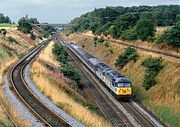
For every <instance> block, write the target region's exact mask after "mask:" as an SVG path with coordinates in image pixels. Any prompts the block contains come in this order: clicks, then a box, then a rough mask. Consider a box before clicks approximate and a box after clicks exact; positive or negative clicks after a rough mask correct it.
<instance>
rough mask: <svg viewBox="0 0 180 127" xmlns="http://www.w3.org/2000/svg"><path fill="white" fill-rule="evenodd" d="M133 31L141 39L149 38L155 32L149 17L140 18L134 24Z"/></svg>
mask: <svg viewBox="0 0 180 127" xmlns="http://www.w3.org/2000/svg"><path fill="white" fill-rule="evenodd" d="M135 32H136V35H137V37H138V38H139V39H141V40H143V41H144V40H148V39H151V38H152V37H153V36H154V33H155V25H154V24H153V22H152V21H151V20H149V19H141V20H139V21H138V22H137V24H136V28H135Z"/></svg>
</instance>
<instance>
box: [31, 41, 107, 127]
mask: <svg viewBox="0 0 180 127" xmlns="http://www.w3.org/2000/svg"><path fill="white" fill-rule="evenodd" d="M52 45H53V43H51V44H50V45H49V46H48V47H47V48H46V49H45V50H44V51H43V52H42V53H41V55H40V56H39V57H38V59H37V60H36V61H35V62H34V63H33V66H32V70H31V74H32V76H33V81H34V82H35V83H36V84H37V86H38V88H39V89H40V90H41V91H42V92H43V93H44V94H45V95H46V96H48V97H49V98H50V99H51V100H52V101H53V102H55V103H56V104H57V105H59V106H60V107H61V108H62V109H63V110H65V111H66V112H68V113H69V114H71V115H72V116H73V117H75V118H76V119H78V120H79V121H81V122H83V123H84V124H85V125H87V126H91V127H109V126H111V125H110V123H109V122H107V121H106V120H104V118H101V117H100V116H98V115H97V114H96V113H94V112H91V111H90V110H88V109H87V107H84V106H82V105H81V104H79V103H77V102H76V101H75V100H73V98H72V97H70V96H69V95H68V94H67V93H65V92H64V91H63V90H61V89H60V88H59V85H66V84H65V83H66V82H64V80H63V77H61V78H59V79H58V80H57V81H55V80H52V79H53V78H50V77H49V76H48V77H49V78H48V77H47V75H46V74H47V73H48V70H47V68H45V67H44V66H43V65H42V64H41V63H39V61H42V60H43V61H51V63H52V64H54V65H53V66H57V65H58V63H57V61H55V60H54V59H53V57H52V56H53V55H52V53H51V50H52ZM51 73H52V72H51Z"/></svg>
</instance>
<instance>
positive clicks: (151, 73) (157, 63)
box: [142, 58, 164, 90]
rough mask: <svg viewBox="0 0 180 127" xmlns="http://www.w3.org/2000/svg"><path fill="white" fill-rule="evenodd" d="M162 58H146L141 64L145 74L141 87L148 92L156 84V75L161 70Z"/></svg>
mask: <svg viewBox="0 0 180 127" xmlns="http://www.w3.org/2000/svg"><path fill="white" fill-rule="evenodd" d="M162 62H163V60H162V58H147V59H145V60H144V61H143V62H142V66H144V67H146V74H145V78H144V82H143V87H144V88H145V89H146V90H149V89H150V88H151V87H153V86H154V85H155V84H156V79H155V78H156V75H157V74H158V73H159V72H160V71H161V70H162V69H163V67H164V65H163V64H162Z"/></svg>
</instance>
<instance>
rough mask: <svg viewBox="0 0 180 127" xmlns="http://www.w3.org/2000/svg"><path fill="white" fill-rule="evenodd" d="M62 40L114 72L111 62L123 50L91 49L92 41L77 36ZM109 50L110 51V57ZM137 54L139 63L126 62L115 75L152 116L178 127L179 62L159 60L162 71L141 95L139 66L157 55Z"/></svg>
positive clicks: (116, 46) (112, 46) (115, 46)
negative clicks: (129, 85) (122, 77)
mask: <svg viewBox="0 0 180 127" xmlns="http://www.w3.org/2000/svg"><path fill="white" fill-rule="evenodd" d="M64 37H65V36H64ZM65 38H66V37H65ZM66 39H68V40H70V41H74V42H77V44H78V45H79V46H85V48H84V49H85V50H86V51H88V52H89V53H91V54H93V55H94V56H96V57H97V58H99V59H101V60H103V61H104V62H105V63H107V64H108V65H110V66H111V67H113V68H114V69H116V70H117V68H115V66H114V63H115V59H116V58H117V57H118V55H119V54H121V53H122V52H123V50H124V48H125V46H123V45H119V44H117V43H111V42H109V43H110V47H109V48H107V47H105V46H104V45H99V44H98V45H97V46H96V47H94V42H93V37H87V36H82V35H79V34H73V35H70V36H69V37H68V38H66ZM139 44H140V43H139ZM141 44H142V43H141ZM110 50H113V54H112V53H111V52H110ZM138 54H139V55H140V59H139V60H138V61H137V62H135V63H133V62H130V63H129V64H127V65H126V66H125V67H124V68H123V69H122V70H118V71H119V72H120V73H122V74H124V75H125V76H127V77H128V78H129V79H130V80H131V81H132V83H133V88H134V94H135V95H136V97H137V98H138V100H140V101H141V103H143V104H144V105H146V106H147V108H148V109H150V110H152V111H153V112H155V113H156V114H157V115H158V116H159V117H160V118H161V120H163V121H165V122H166V123H167V124H169V125H171V126H174V127H176V126H180V115H179V114H180V61H177V60H173V59H170V58H168V57H163V59H164V64H165V68H164V69H163V70H162V71H161V72H160V74H159V75H158V76H157V81H158V82H157V84H156V86H155V87H153V88H151V89H150V90H149V91H145V90H144V89H143V87H142V83H143V79H144V72H145V70H144V68H143V67H142V66H141V62H142V61H143V60H144V59H145V58H147V57H149V56H152V57H159V55H158V54H154V53H149V52H145V51H141V50H138ZM164 114H169V115H164ZM172 121H173V122H172ZM174 121H175V122H174Z"/></svg>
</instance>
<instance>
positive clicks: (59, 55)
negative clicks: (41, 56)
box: [52, 43, 68, 64]
mask: <svg viewBox="0 0 180 127" xmlns="http://www.w3.org/2000/svg"><path fill="white" fill-rule="evenodd" d="M52 52H53V54H54V55H55V57H56V59H57V60H58V61H59V62H61V63H63V64H65V63H66V62H67V59H68V53H67V52H66V51H65V50H64V48H63V46H62V45H60V44H58V43H56V44H55V45H54V47H53V49H52Z"/></svg>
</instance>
